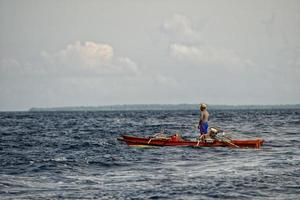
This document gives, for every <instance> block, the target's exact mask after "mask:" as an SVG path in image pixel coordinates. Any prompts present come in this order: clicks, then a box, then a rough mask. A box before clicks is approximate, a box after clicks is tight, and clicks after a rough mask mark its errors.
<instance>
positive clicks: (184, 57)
mask: <svg viewBox="0 0 300 200" xmlns="http://www.w3.org/2000/svg"><path fill="white" fill-rule="evenodd" d="M170 54H171V56H172V57H174V58H176V59H178V60H181V61H184V62H189V63H192V64H196V65H220V66H230V67H234V68H243V67H247V66H254V65H255V64H254V63H253V62H252V61H251V60H249V59H242V58H240V57H239V56H238V55H237V54H236V53H235V52H234V51H233V50H228V49H225V48H216V47H212V46H200V47H196V46H187V45H182V44H172V45H170Z"/></svg>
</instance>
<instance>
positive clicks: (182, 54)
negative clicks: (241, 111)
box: [0, 0, 300, 111]
mask: <svg viewBox="0 0 300 200" xmlns="http://www.w3.org/2000/svg"><path fill="white" fill-rule="evenodd" d="M299 35H300V1H297V0H290V1H282V0H262V1H261V0H260V1H259V0H245V1H238V0H228V1H217V0H199V1H196V0H187V1H171V0H166V1H146V0H141V1H129V0H128V1H127V0H125V1H115V0H112V1H97V0H91V1H80V0H62V1H50V0H48V1H47V0H46V1H37V0H28V1H17V0H0V111H5V110H10V111H14V110H27V109H29V108H31V107H61V106H101V105H122V104H182V103H187V104H195V102H196V104H197V103H200V102H205V103H207V104H212V105H284V104H299V103H300V90H299V85H300V37H299Z"/></svg>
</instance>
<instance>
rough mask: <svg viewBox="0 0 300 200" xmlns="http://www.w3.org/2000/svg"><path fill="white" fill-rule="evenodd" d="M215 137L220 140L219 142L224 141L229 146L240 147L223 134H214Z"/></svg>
mask: <svg viewBox="0 0 300 200" xmlns="http://www.w3.org/2000/svg"><path fill="white" fill-rule="evenodd" d="M216 139H217V140H219V141H221V142H225V143H227V144H229V145H230V146H233V147H235V148H240V147H239V146H238V145H236V144H234V143H232V142H231V140H230V139H229V138H227V137H225V136H223V137H220V136H218V135H216Z"/></svg>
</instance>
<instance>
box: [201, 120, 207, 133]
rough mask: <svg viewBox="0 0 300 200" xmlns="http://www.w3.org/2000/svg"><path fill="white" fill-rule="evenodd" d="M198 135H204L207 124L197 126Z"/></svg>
mask: <svg viewBox="0 0 300 200" xmlns="http://www.w3.org/2000/svg"><path fill="white" fill-rule="evenodd" d="M199 131H200V134H201V135H202V134H206V133H207V132H208V123H207V122H204V123H201V124H200V125H199Z"/></svg>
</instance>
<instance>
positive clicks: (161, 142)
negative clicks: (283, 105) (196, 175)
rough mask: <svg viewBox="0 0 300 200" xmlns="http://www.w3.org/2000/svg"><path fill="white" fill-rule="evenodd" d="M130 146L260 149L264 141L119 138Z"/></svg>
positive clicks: (125, 136) (123, 136)
mask: <svg viewBox="0 0 300 200" xmlns="http://www.w3.org/2000/svg"><path fill="white" fill-rule="evenodd" d="M118 140H120V141H124V142H126V143H127V145H129V146H191V147H232V148H256V149H258V148H260V146H261V145H262V144H263V142H264V140H263V139H251V140H235V139H234V140H218V139H215V140H213V141H210V142H206V141H197V140H185V139H181V138H180V139H177V138H174V137H167V138H156V137H136V136H130V135H122V136H121V137H119V138H118Z"/></svg>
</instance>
